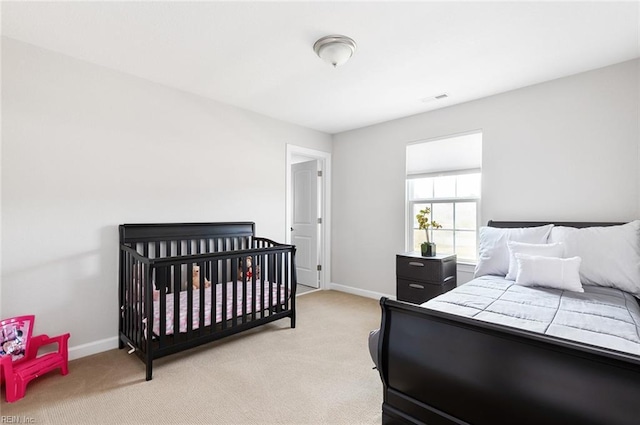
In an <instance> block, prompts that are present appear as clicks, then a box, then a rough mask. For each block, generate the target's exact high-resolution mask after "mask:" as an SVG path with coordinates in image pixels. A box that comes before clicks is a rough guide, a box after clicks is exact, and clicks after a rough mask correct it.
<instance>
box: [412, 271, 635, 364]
mask: <svg viewBox="0 0 640 425" xmlns="http://www.w3.org/2000/svg"><path fill="white" fill-rule="evenodd" d="M583 287H584V291H585V292H584V293H578V292H570V291H562V290H557V289H547V288H532V287H525V286H521V285H516V284H515V283H514V282H513V281H511V280H505V279H504V278H502V277H497V276H482V277H479V278H477V279H474V280H472V281H471V282H468V283H465V284H464V285H462V286H459V287H457V288H455V289H453V290H452V291H449V292H447V293H445V294H443V295H440V296H438V297H436V298H433V299H431V300H429V301H427V302H426V303H424V304H422V306H423V307H426V308H430V309H433V310H439V311H444V312H447V313H452V314H456V315H459V316H466V317H472V318H474V319H478V320H483V321H486V322H492V323H498V324H501V325H505V326H512V327H516V328H520V329H526V330H530V331H533V332H539V333H543V334H546V335H552V336H555V337H560V338H564V339H570V340H574V341H579V342H583V343H587V344H591V345H596V346H599V347H605V348H609V349H613V350H617V351H623V352H625V353H631V354H634V355H637V356H640V307H639V306H638V303H637V302H636V299H635V297H634V296H633V295H631V294H628V293H626V292H623V291H620V290H618V289H613V288H603V287H599V286H587V285H584V286H583Z"/></svg>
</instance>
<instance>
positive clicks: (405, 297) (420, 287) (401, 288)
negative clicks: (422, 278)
mask: <svg viewBox="0 0 640 425" xmlns="http://www.w3.org/2000/svg"><path fill="white" fill-rule="evenodd" d="M455 287H456V282H455V279H452V280H451V281H449V282H447V283H445V284H444V285H437V284H432V283H426V282H416V281H412V280H404V279H398V281H397V288H396V290H397V292H396V294H397V297H398V300H399V301H407V302H410V303H414V304H422V303H423V302H425V301H429V300H430V299H431V298H434V297H437V296H438V295H441V294H444V293H445V292H447V291H450V290H452V289H453V288H455Z"/></svg>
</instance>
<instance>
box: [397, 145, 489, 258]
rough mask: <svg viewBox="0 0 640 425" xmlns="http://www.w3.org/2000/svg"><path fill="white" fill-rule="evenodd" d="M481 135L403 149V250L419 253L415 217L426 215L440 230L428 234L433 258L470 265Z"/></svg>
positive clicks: (474, 246) (474, 237) (421, 232)
mask: <svg viewBox="0 0 640 425" xmlns="http://www.w3.org/2000/svg"><path fill="white" fill-rule="evenodd" d="M481 158H482V134H481V133H474V134H467V135H463V136H456V137H449V138H445V139H439V140H436V141H431V142H422V143H416V144H411V145H409V146H407V215H408V217H407V247H408V249H409V250H410V251H420V244H421V243H422V242H425V241H426V234H425V231H424V230H421V229H418V221H417V220H416V214H418V211H420V210H421V209H423V208H424V207H429V208H430V209H431V215H430V219H431V220H434V221H436V222H438V223H439V224H441V225H442V228H441V229H432V228H430V229H429V238H430V239H431V241H432V242H435V243H436V246H437V252H438V254H454V253H455V254H457V256H458V261H459V262H476V260H477V230H478V215H479V202H480V187H481V178H482V172H481V168H480V165H481Z"/></svg>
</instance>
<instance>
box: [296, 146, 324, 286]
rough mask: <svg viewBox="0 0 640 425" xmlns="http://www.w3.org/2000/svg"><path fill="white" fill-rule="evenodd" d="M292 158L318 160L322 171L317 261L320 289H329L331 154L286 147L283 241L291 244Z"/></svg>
mask: <svg viewBox="0 0 640 425" xmlns="http://www.w3.org/2000/svg"><path fill="white" fill-rule="evenodd" d="M294 156H302V157H306V158H309V160H310V161H311V160H314V159H315V160H318V169H319V170H320V171H322V184H321V185H320V190H319V191H318V192H319V194H320V196H319V201H320V217H321V218H322V225H321V226H320V234H319V235H318V236H319V239H320V249H319V251H318V253H319V261H320V264H321V265H322V270H321V271H320V288H319V289H328V288H329V284H330V282H329V279H330V278H331V153H330V152H324V151H319V150H315V149H309V148H305V147H302V146H297V145H291V144H287V145H286V158H287V159H286V192H285V217H286V218H285V225H286V226H285V241H286V243H289V244H290V243H291V227H293V226H292V222H293V217H292V212H293V205H292V190H293V183H292V179H291V165H292V164H293V157H294Z"/></svg>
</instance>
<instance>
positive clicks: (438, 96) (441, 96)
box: [422, 93, 449, 103]
mask: <svg viewBox="0 0 640 425" xmlns="http://www.w3.org/2000/svg"><path fill="white" fill-rule="evenodd" d="M448 97H449V95H448V94H446V93H442V94H439V95H437V96H429V97H425V98H424V99H422V101H423V102H424V103H427V102H433V101H434V100H442V99H446V98H448Z"/></svg>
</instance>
